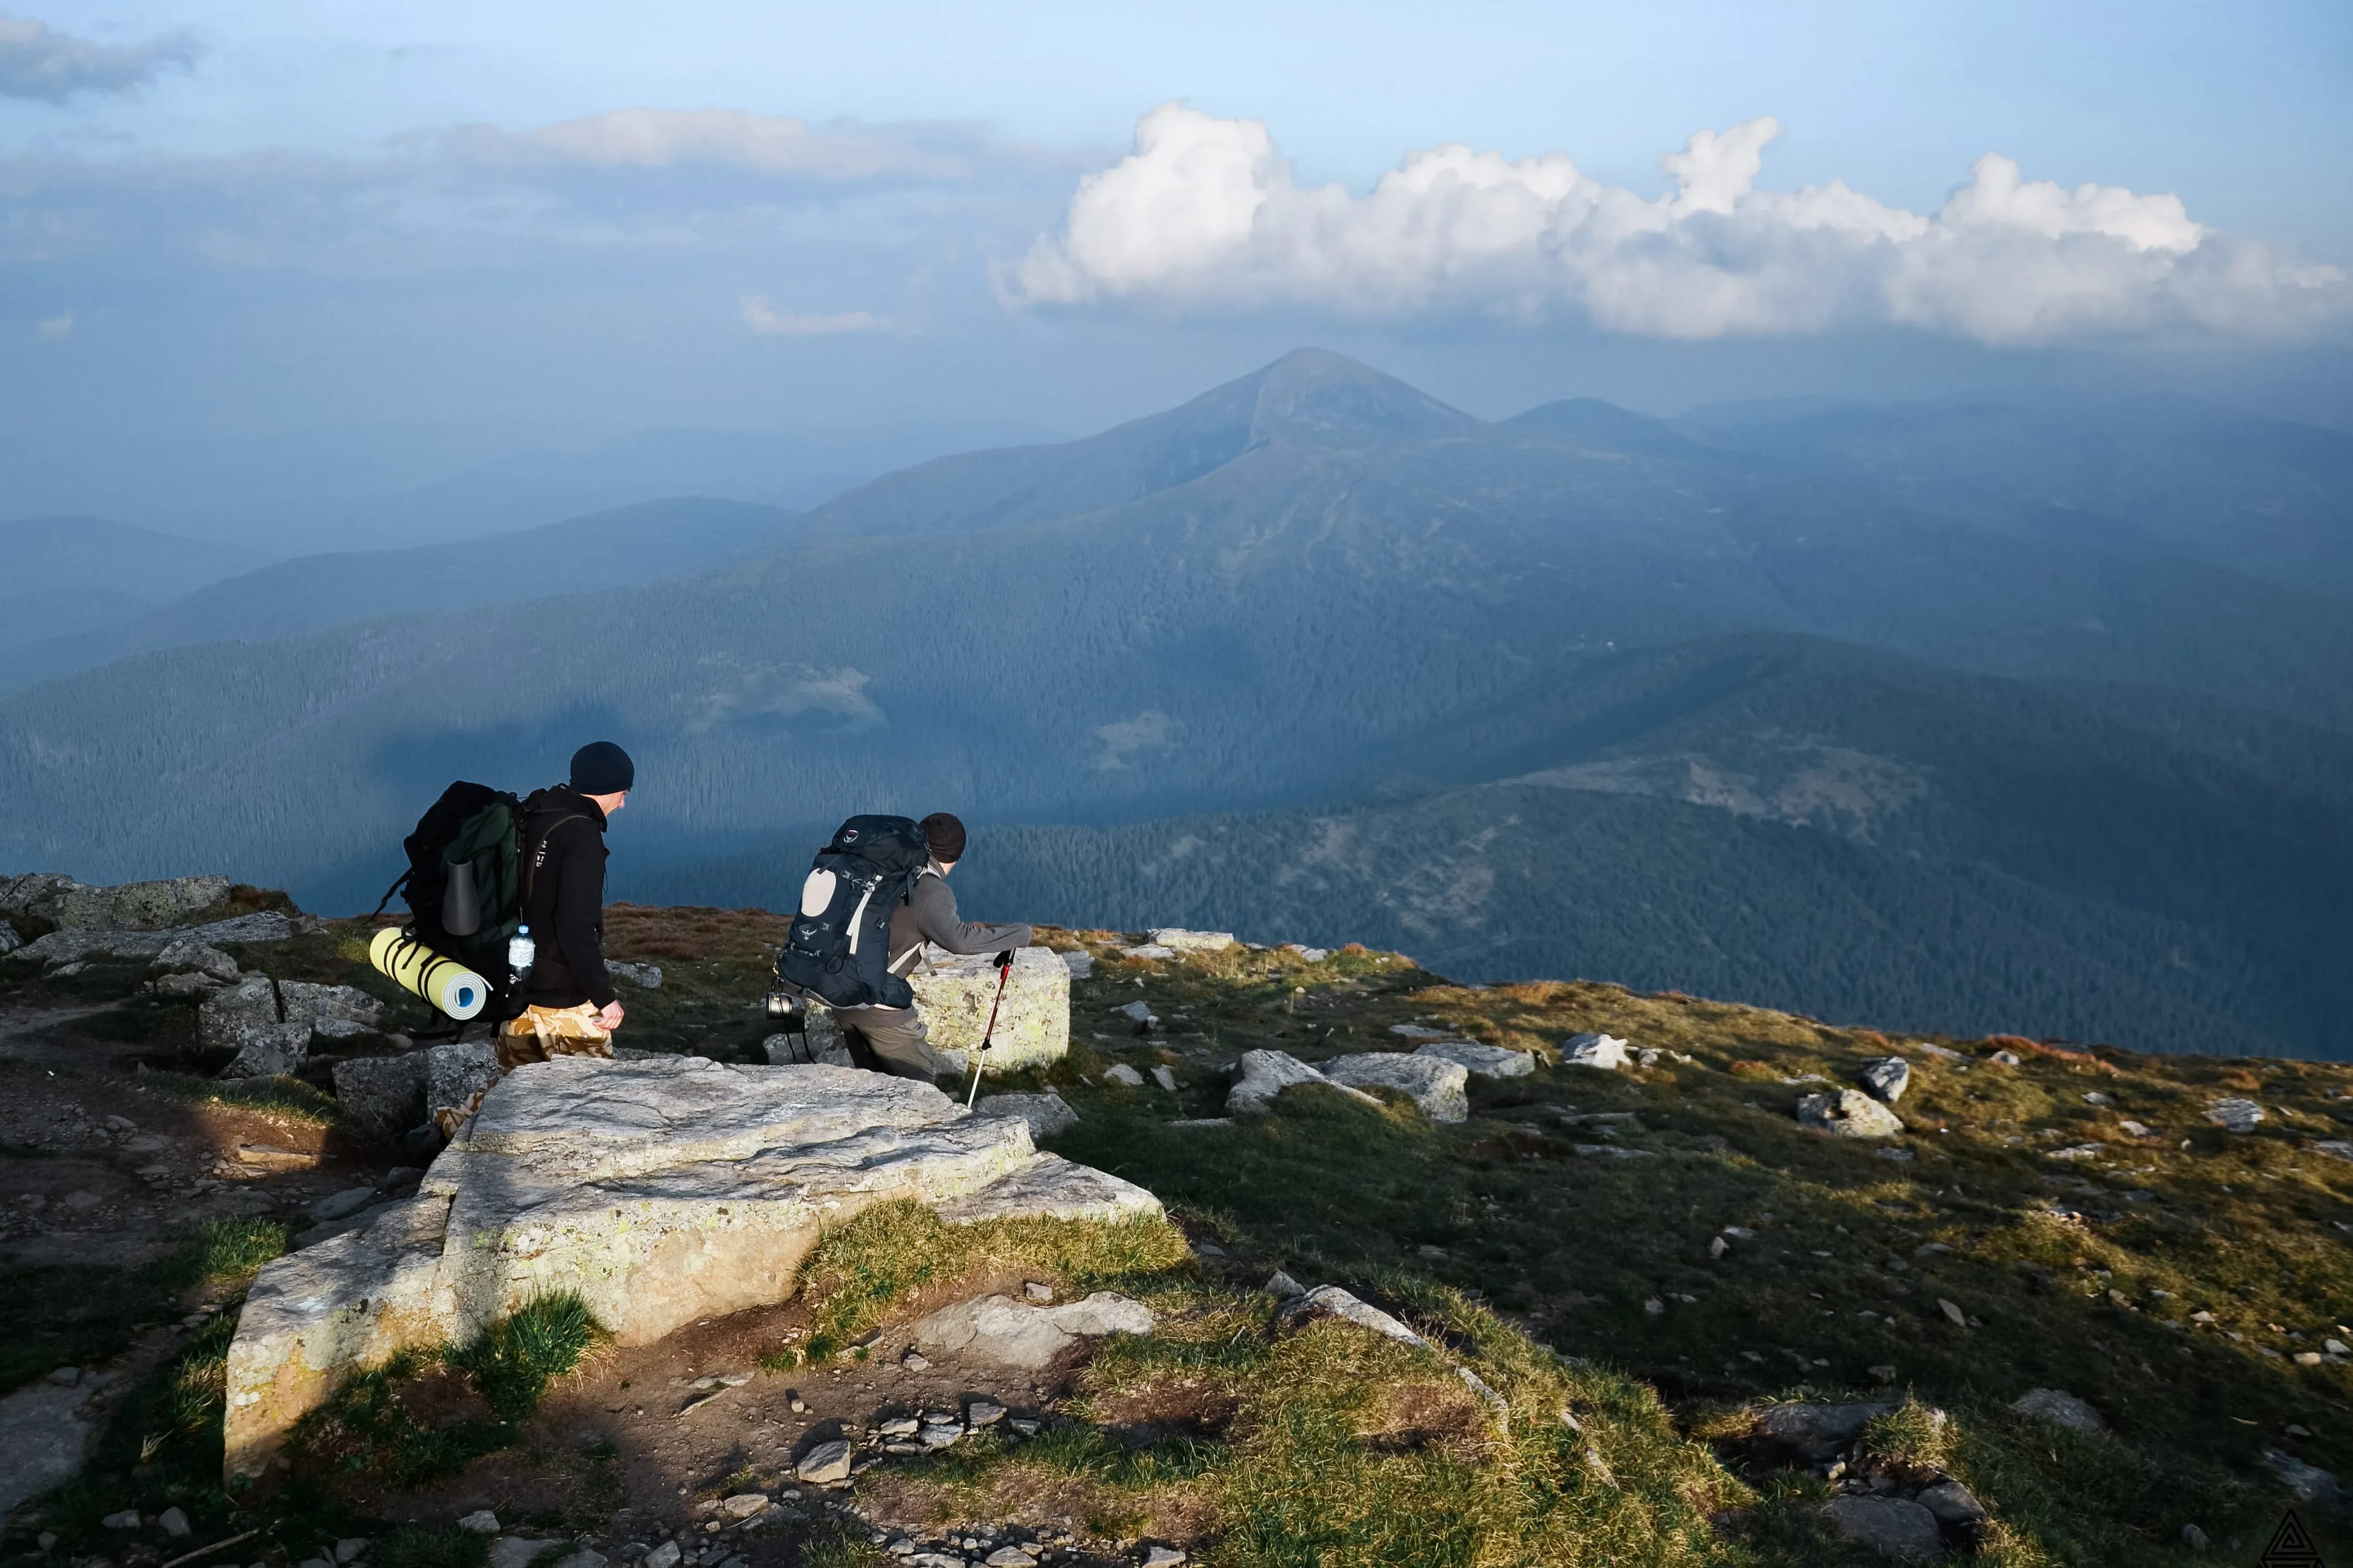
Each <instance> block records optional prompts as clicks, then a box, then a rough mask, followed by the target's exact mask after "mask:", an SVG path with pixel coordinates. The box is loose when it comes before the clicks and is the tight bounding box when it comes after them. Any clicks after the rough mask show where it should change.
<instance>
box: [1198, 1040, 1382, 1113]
mask: <svg viewBox="0 0 2353 1568" xmlns="http://www.w3.org/2000/svg"><path fill="white" fill-rule="evenodd" d="M1303 1083H1304V1084H1320V1085H1322V1086H1323V1087H1324V1088H1326V1089H1333V1090H1335V1091H1336V1092H1338V1093H1341V1094H1352V1095H1355V1096H1356V1098H1357V1099H1358V1100H1363V1101H1364V1102H1365V1103H1366V1104H1367V1105H1378V1104H1379V1103H1380V1101H1379V1100H1375V1099H1374V1098H1373V1097H1372V1096H1371V1095H1369V1094H1366V1092H1365V1091H1364V1090H1363V1089H1351V1088H1349V1087H1348V1086H1347V1085H1346V1084H1342V1083H1335V1082H1333V1081H1332V1080H1331V1079H1328V1078H1325V1077H1324V1075H1323V1074H1322V1073H1321V1072H1318V1071H1317V1070H1316V1069H1315V1068H1312V1067H1309V1066H1308V1065H1307V1064H1306V1063H1305V1062H1303V1061H1301V1060H1300V1059H1299V1058H1297V1057H1294V1056H1291V1055H1289V1054H1288V1053H1286V1052H1283V1051H1244V1052H1243V1053H1242V1059H1241V1062H1240V1076H1239V1077H1238V1078H1237V1079H1236V1080H1235V1082H1234V1087H1233V1088H1232V1089H1231V1090H1229V1092H1228V1093H1227V1095H1226V1110H1227V1113H1228V1114H1229V1115H1232V1116H1263V1115H1265V1114H1267V1113H1268V1112H1269V1111H1271V1110H1273V1109H1274V1100H1275V1097H1276V1096H1277V1095H1279V1094H1281V1093H1282V1091H1283V1090H1284V1089H1291V1088H1293V1087H1294V1086H1296V1085H1299V1084H1303Z"/></svg>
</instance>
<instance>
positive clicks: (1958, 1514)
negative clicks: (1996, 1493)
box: [1915, 1481, 1988, 1530]
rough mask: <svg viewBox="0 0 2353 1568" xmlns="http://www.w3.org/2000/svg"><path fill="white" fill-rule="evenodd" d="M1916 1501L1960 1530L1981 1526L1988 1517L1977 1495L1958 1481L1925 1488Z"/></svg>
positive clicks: (1939, 1482)
mask: <svg viewBox="0 0 2353 1568" xmlns="http://www.w3.org/2000/svg"><path fill="white" fill-rule="evenodd" d="M1915 1501H1916V1502H1918V1503H1919V1505H1920V1506H1921V1507H1922V1508H1925V1509H1926V1510H1928V1511H1929V1512H1930V1513H1933V1514H1935V1515H1936V1518H1937V1519H1938V1520H1939V1521H1942V1522H1943V1523H1946V1524H1949V1525H1953V1526H1955V1527H1956V1528H1958V1529H1964V1530H1966V1529H1970V1528H1973V1527H1975V1526H1978V1525H1981V1524H1983V1523H1985V1522H1986V1520H1987V1517H1988V1516H1987V1514H1986V1510H1985V1504H1983V1503H1981V1502H1979V1501H1978V1500H1977V1495H1976V1494H1975V1493H1974V1492H1971V1491H1970V1490H1969V1489H1968V1488H1967V1487H1965V1486H1963V1485H1961V1483H1960V1482H1958V1481H1938V1482H1937V1483H1936V1485H1935V1486H1932V1487H1923V1488H1921V1489H1920V1495H1919V1497H1917V1498H1916V1499H1915Z"/></svg>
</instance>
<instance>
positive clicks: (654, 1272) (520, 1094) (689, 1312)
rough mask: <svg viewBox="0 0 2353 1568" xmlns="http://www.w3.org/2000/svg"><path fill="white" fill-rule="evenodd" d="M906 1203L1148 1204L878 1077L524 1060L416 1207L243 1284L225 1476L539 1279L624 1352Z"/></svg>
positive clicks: (784, 1283) (661, 1062) (1124, 1186)
mask: <svg viewBox="0 0 2353 1568" xmlns="http://www.w3.org/2000/svg"><path fill="white" fill-rule="evenodd" d="M900 1198H911V1199H914V1200H916V1201H919V1202H923V1203H928V1204H931V1205H934V1207H935V1208H937V1209H938V1210H939V1211H940V1212H941V1213H942V1214H943V1215H944V1216H946V1217H951V1218H958V1219H972V1218H987V1217H994V1216H995V1215H1003V1214H1012V1215H1022V1214H1039V1213H1044V1214H1050V1215H1075V1216H1079V1217H1117V1216H1121V1215H1130V1214H1137V1213H1156V1212H1157V1210H1158V1206H1159V1205H1158V1204H1157V1202H1156V1200H1155V1199H1154V1198H1153V1197H1152V1195H1151V1194H1149V1193H1146V1192H1145V1191H1144V1190H1143V1189H1142V1188H1140V1187H1137V1186H1135V1185H1134V1184H1132V1183H1125V1182H1122V1181H1120V1179H1119V1178H1117V1177H1114V1176H1109V1175H1106V1174H1104V1173H1100V1172H1090V1171H1088V1170H1087V1169H1086V1168H1085V1167H1083V1166H1077V1165H1072V1164H1071V1163H1069V1162H1067V1161H1063V1160H1060V1159H1058V1158H1056V1157H1055V1156H1052V1155H1050V1154H1040V1153H1039V1152H1037V1150H1036V1147H1035V1146H1034V1145H1033V1144H1032V1143H1031V1142H1030V1139H1029V1128H1028V1126H1027V1125H1026V1124H1025V1123H1024V1122H1022V1121H1018V1120H1017V1119H1015V1118H1012V1117H972V1116H967V1115H966V1114H965V1110H964V1108H963V1107H962V1106H961V1105H959V1104H957V1103H955V1101H954V1100H950V1099H949V1098H948V1096H946V1095H945V1094H943V1093H942V1092H941V1091H940V1090H939V1089H934V1087H932V1086H931V1085H929V1084H924V1083H917V1082H914V1081H912V1080H910V1079H897V1078H891V1077H888V1076H886V1075H883V1074H881V1073H870V1072H859V1071H856V1070H854V1069H849V1068H826V1067H792V1068H776V1067H735V1066H729V1065H724V1064H721V1063H717V1062H711V1061H706V1060H703V1059H702V1058H692V1057H689V1058H679V1057H654V1058H647V1059H645V1060H640V1061H607V1060H604V1059H602V1058H592V1057H562V1058H557V1059H555V1060H554V1061H549V1062H536V1063H533V1064H530V1065H528V1066H525V1067H522V1068H517V1069H515V1070H514V1071H513V1072H511V1073H509V1074H508V1075H507V1076H506V1077H504V1078H503V1079H500V1080H499V1082H498V1083H497V1084H496V1085H494V1086H493V1087H492V1088H491V1090H490V1092H489V1093H488V1094H487V1095H486V1096H485V1097H484V1099H483V1100H482V1102H481V1107H480V1110H479V1111H478V1112H477V1114H476V1115H475V1116H474V1118H473V1120H472V1121H470V1122H469V1123H468V1124H467V1126H466V1127H465V1128H464V1129H463V1130H461V1131H460V1132H459V1136H458V1138H457V1140H456V1141H455V1142H453V1143H451V1144H450V1146H449V1147H448V1148H447V1149H445V1150H444V1151H442V1152H441V1154H440V1155H439V1157H438V1159H436V1160H435V1161H434V1163H433V1166H432V1169H431V1170H430V1171H429V1172H428V1173H427V1176H426V1178H425V1180H424V1182H423V1183H422V1184H421V1185H420V1186H419V1188H418V1192H417V1196H416V1197H414V1198H412V1199H409V1200H407V1201H406V1202H404V1203H398V1204H393V1205H387V1206H386V1207H385V1208H384V1209H383V1210H382V1211H380V1212H379V1213H378V1214H377V1215H376V1217H375V1218H374V1219H373V1220H371V1221H370V1222H369V1223H368V1224H367V1225H366V1226H364V1228H361V1229H357V1230H354V1231H353V1232H350V1233H349V1234H346V1235H343V1236H337V1237H332V1239H329V1240H326V1241H322V1242H321V1243H319V1244H318V1245H316V1246H313V1247H306V1248H304V1249H303V1250H301V1251H300V1252H297V1253H294V1254H292V1255H290V1256H289V1257H286V1258H280V1259H278V1260H277V1261H275V1262H272V1263H270V1264H268V1265H266V1266H264V1267H263V1268H262V1269H261V1271H260V1273H259V1275H258V1276H256V1278H255V1279H254V1282H253V1286H252V1288H251V1290H250V1291H249V1293H248V1296H247V1299H246V1304H245V1308H244V1310H243V1312H242V1314H241V1315H240V1317H239V1320H238V1325H237V1338H236V1340H235V1341H234V1342H232V1344H231V1345H230V1348H229V1355H228V1369H227V1405H228V1408H227V1419H226V1423H225V1426H226V1431H225V1438H226V1447H227V1460H226V1463H227V1476H228V1477H229V1478H230V1479H234V1478H236V1477H237V1476H238V1475H247V1476H252V1475H259V1474H260V1473H261V1468H262V1467H263V1466H265V1465H266V1464H268V1463H269V1460H270V1459H271V1458H274V1456H275V1454H276V1452H277V1451H278V1449H279V1447H280V1446H281V1445H282V1443H283V1441H284V1438H285V1435H286V1433H287V1431H288V1430H289V1428H290V1427H291V1426H292V1425H293V1424H294V1423H295V1422H297V1421H299V1420H300V1419H301V1416H302V1415H305V1414H307V1413H308V1412H309V1411H310V1410H311V1409H312V1408H315V1407H316V1405H318V1403H319V1402H320V1401H321V1400H322V1399H323V1398H325V1397H326V1395H327V1394H328V1393H329V1392H331V1391H332V1388H333V1387H334V1386H335V1385H336V1384H338V1383H340V1382H341V1381H342V1380H343V1378H345V1377H347V1376H348V1375H349V1374H350V1373H351V1371H352V1369H353V1368H354V1367H355V1366H358V1365H362V1364H371V1363H377V1362H380V1361H382V1360H384V1359H385V1357H386V1356H388V1355H391V1354H393V1353H395V1352H398V1351H399V1350H401V1349H403V1348H406V1347H409V1346H413V1345H417V1344H422V1343H427V1342H435V1341H447V1340H462V1339H465V1338H468V1337H470V1336H471V1335H472V1334H473V1333H475V1332H477V1331H480V1328H481V1327H482V1326H483V1325H484V1324H486V1323H488V1322H490V1321H494V1320H495V1319H497V1318H498V1317H500V1316H501V1315H503V1314H505V1313H508V1312H511V1311H512V1310H514V1309H515V1308H517V1307H519V1306H521V1305H522V1303H523V1302H524V1301H525V1300H529V1299H530V1298H531V1297H533V1296H534V1295H538V1294H541V1293H543V1292H547V1291H560V1290H571V1291H575V1292H576V1293H578V1294H579V1295H580V1296H581V1297H582V1299H583V1300H585V1302H586V1305H587V1307H588V1310H589V1311H590V1313H591V1314H592V1315H593V1316H594V1317H595V1318H596V1321H597V1322H598V1323H599V1324H601V1325H602V1326H603V1327H604V1328H605V1329H606V1330H607V1331H608V1332H609V1333H611V1334H612V1336H613V1337H614V1339H615V1340H616V1341H617V1342H618V1343H620V1344H622V1345H625V1346H627V1345H639V1344H646V1343H649V1342H653V1341H655V1340H658V1339H660V1338H662V1337H663V1336H664V1335H666V1334H668V1333H670V1332H671V1331H673V1330H675V1329H677V1328H679V1327H681V1325H683V1324H686V1323H689V1322H691V1321H695V1320H697V1319H699V1318H706V1317H715V1316H720V1315H723V1314H726V1313H732V1312H737V1311H741V1310H745V1309H747V1308H750V1307H754V1306H761V1305H766V1304H770V1303H773V1302H776V1301H778V1300H784V1299H786V1297H788V1296H790V1295H791V1294H792V1292H793V1289H794V1288H795V1284H796V1279H795V1271H796V1269H797V1267H798V1265H799V1262H800V1260H801V1259H802V1258H804V1257H806V1256H807V1251H808V1249H809V1248H810V1247H812V1246H814V1245H815V1243H816V1241H817V1239H818V1237H819V1236H820V1235H822V1234H823V1233H824V1232H825V1231H826V1230H828V1229H829V1228H831V1227H833V1226H839V1225H840V1224H842V1223H843V1222H845V1221H847V1220H848V1219H849V1218H850V1217H852V1216H854V1215H856V1214H858V1213H859V1212H860V1210H862V1209H864V1208H866V1207H868V1206H870V1205H874V1204H878V1203H886V1202H890V1201H892V1200H894V1199H900ZM681 1258H691V1259H692V1267H691V1268H689V1267H682V1266H681Z"/></svg>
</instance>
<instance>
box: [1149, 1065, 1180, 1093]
mask: <svg viewBox="0 0 2353 1568" xmlns="http://www.w3.org/2000/svg"><path fill="white" fill-rule="evenodd" d="M1152 1081H1153V1082H1155V1083H1156V1084H1158V1085H1159V1086H1160V1087H1161V1088H1162V1089H1166V1090H1167V1091H1168V1092H1169V1093H1170V1094H1174V1093H1176V1072H1175V1071H1174V1070H1173V1069H1171V1068H1169V1067H1168V1066H1167V1065H1166V1064H1165V1063H1164V1064H1163V1065H1161V1066H1159V1067H1156V1068H1153V1069H1152Z"/></svg>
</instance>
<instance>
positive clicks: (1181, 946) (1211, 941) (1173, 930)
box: [1152, 926, 1234, 952]
mask: <svg viewBox="0 0 2353 1568" xmlns="http://www.w3.org/2000/svg"><path fill="white" fill-rule="evenodd" d="M1152 941H1153V942H1154V944H1155V945H1156V946H1160V947H1167V948H1174V949H1175V950H1176V951H1177V952H1225V951H1226V949H1228V948H1229V947H1231V946H1233V945H1234V933H1233V932H1231V931H1187V930H1185V929H1184V928H1183V927H1181V926H1162V927H1161V928H1160V929H1159V930H1157V931H1154V932H1152Z"/></svg>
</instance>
